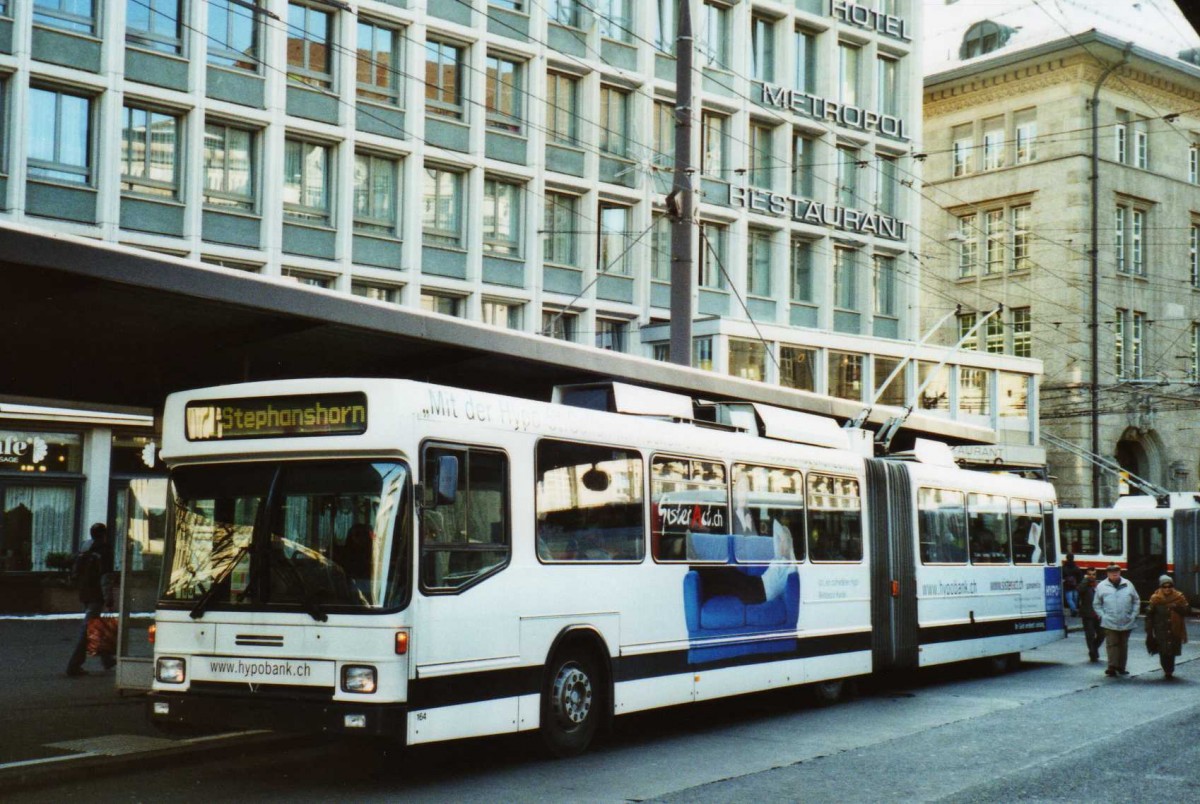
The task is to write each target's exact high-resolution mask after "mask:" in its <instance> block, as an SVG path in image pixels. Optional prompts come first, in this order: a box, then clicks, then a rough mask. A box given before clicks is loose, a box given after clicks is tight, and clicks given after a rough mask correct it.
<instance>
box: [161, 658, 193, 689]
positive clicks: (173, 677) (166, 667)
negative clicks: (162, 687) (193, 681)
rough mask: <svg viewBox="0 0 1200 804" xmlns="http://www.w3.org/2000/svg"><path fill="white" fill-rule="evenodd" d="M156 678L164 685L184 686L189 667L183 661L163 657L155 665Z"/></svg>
mask: <svg viewBox="0 0 1200 804" xmlns="http://www.w3.org/2000/svg"><path fill="white" fill-rule="evenodd" d="M154 677H155V678H157V679H158V680H159V681H161V682H162V683H163V684H182V683H183V682H184V679H186V678H187V665H186V663H185V662H184V661H183V659H173V658H170V657H167V656H163V657H161V658H159V660H158V661H157V662H156V663H155V665H154Z"/></svg>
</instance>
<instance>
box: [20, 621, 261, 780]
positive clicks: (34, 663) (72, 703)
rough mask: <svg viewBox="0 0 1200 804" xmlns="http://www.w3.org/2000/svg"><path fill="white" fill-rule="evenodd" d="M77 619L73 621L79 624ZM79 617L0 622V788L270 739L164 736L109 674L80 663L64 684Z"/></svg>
mask: <svg viewBox="0 0 1200 804" xmlns="http://www.w3.org/2000/svg"><path fill="white" fill-rule="evenodd" d="M81 617H82V615H80V618H81ZM80 618H72V619H68V620H58V619H55V620H50V619H0V646H3V647H2V649H0V657H2V660H0V707H2V711H3V712H4V728H3V729H0V790H2V789H4V788H5V787H7V786H8V785H10V784H21V783H23V782H25V783H28V782H31V781H36V780H37V779H38V778H46V777H47V776H55V777H57V776H60V775H61V774H62V773H64V772H66V771H67V769H68V768H70V769H73V770H74V769H81V768H83V767H85V766H86V767H90V766H92V765H93V764H101V765H123V764H127V763H130V762H135V763H143V762H147V761H150V760H152V759H154V758H161V757H165V756H176V755H179V754H181V753H190V752H195V751H200V750H211V749H214V748H217V747H224V746H228V745H230V744H231V743H237V744H239V745H241V744H244V741H246V740H252V741H259V740H262V739H264V738H265V737H269V738H272V739H275V736H274V735H269V734H265V733H262V732H255V733H240V734H223V735H212V736H207V737H201V738H192V739H178V738H166V737H164V736H162V735H161V734H159V733H158V732H157V731H156V730H155V729H154V728H153V727H151V726H150V724H149V723H148V722H147V720H146V715H145V705H146V698H145V696H144V695H142V694H137V693H131V694H124V695H122V694H121V693H120V692H118V691H117V689H116V686H115V681H116V673H115V671H113V670H109V671H104V670H102V669H101V667H100V661H99V659H96V658H95V657H88V660H87V662H86V663H85V664H84V668H85V669H86V670H87V671H88V672H89V675H87V676H80V677H77V678H69V677H67V675H66V674H65V670H66V666H67V657H68V656H69V655H70V653H71V650H72V648H73V647H74V645H75V639H76V637H77V635H78V632H79V624H80Z"/></svg>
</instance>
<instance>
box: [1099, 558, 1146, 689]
mask: <svg viewBox="0 0 1200 804" xmlns="http://www.w3.org/2000/svg"><path fill="white" fill-rule="evenodd" d="M1107 574H1108V577H1107V578H1105V579H1104V580H1103V581H1101V582H1100V583H1098V584H1097V585H1096V596H1095V598H1094V599H1093V605H1094V606H1095V608H1096V613H1097V614H1099V615H1100V627H1101V628H1103V629H1104V650H1105V653H1107V654H1108V668H1107V669H1105V671H1104V675H1106V676H1118V675H1120V676H1127V675H1129V671H1128V670H1126V669H1125V662H1126V660H1127V659H1128V658H1129V634H1130V632H1131V631H1133V627H1134V626H1135V625H1137V616H1138V609H1139V607H1140V606H1141V599H1140V598H1138V593H1137V590H1136V589H1134V588H1133V584H1131V583H1130V582H1129V581H1127V580H1125V579H1124V578H1122V577H1121V568H1120V567H1119V566H1118V565H1116V564H1109V565H1108V571H1107Z"/></svg>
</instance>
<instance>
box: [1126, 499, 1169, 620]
mask: <svg viewBox="0 0 1200 804" xmlns="http://www.w3.org/2000/svg"><path fill="white" fill-rule="evenodd" d="M1125 534H1126V544H1127V549H1128V551H1129V553H1128V561H1129V565H1128V566H1129V569H1128V572H1127V573H1126V576H1127V577H1128V578H1129V580H1130V581H1132V582H1133V587H1134V588H1135V589H1137V593H1138V597H1140V598H1141V599H1142V600H1146V599H1147V598H1149V597H1150V595H1152V594H1154V590H1155V589H1157V588H1158V576H1160V575H1162V574H1163V573H1164V572H1166V571H1167V522H1166V520H1165V519H1161V518H1155V519H1132V518H1131V519H1129V521H1127V522H1126V523H1125Z"/></svg>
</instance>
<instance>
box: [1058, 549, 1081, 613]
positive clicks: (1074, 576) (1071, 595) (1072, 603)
mask: <svg viewBox="0 0 1200 804" xmlns="http://www.w3.org/2000/svg"><path fill="white" fill-rule="evenodd" d="M1082 580H1083V570H1081V569H1079V565H1078V564H1076V563H1075V554H1074V553H1067V556H1066V558H1064V559H1063V565H1062V588H1063V603H1065V604H1066V607H1067V608H1068V609H1070V610H1071V616H1072V617H1078V616H1079V583H1080V581H1082Z"/></svg>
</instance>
